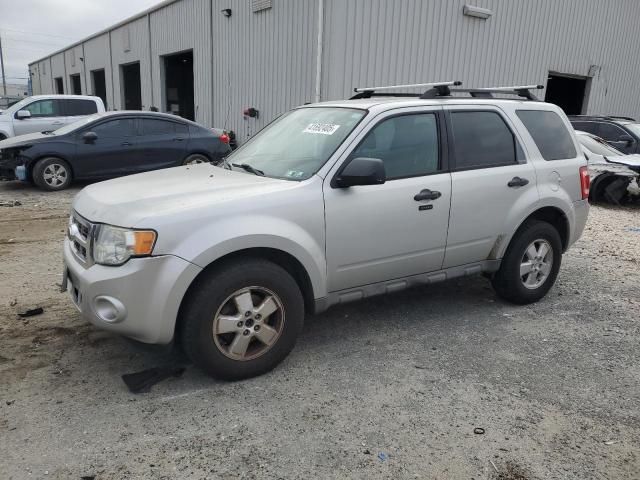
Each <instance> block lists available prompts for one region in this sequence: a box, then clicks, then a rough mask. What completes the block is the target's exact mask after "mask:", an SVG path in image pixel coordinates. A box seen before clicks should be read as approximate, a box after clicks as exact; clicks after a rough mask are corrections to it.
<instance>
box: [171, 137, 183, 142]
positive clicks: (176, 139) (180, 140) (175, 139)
mask: <svg viewBox="0 0 640 480" xmlns="http://www.w3.org/2000/svg"><path fill="white" fill-rule="evenodd" d="M183 140H184V138H181V137H176V138H174V139H173V141H174V142H182V141H183Z"/></svg>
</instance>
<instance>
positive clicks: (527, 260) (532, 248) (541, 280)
mask: <svg viewBox="0 0 640 480" xmlns="http://www.w3.org/2000/svg"><path fill="white" fill-rule="evenodd" d="M561 261H562V241H561V239H560V234H559V233H558V231H557V230H556V229H555V228H554V227H553V226H552V225H550V224H549V223H546V222H541V221H529V222H527V223H526V224H525V225H523V226H522V227H521V228H520V230H518V232H517V233H516V235H515V237H514V238H513V239H512V241H511V243H510V244H509V248H507V252H506V254H505V256H504V258H503V259H502V263H501V265H500V269H499V270H498V271H497V272H496V274H495V275H494V277H493V279H492V282H491V283H492V284H493V288H494V289H495V291H496V293H497V294H498V295H499V296H500V297H502V298H504V299H505V300H508V301H510V302H513V303H517V304H527V303H533V302H537V301H538V300H540V299H541V298H542V297H544V296H545V295H546V294H547V292H548V291H549V289H550V288H551V287H552V286H553V284H554V283H555V281H556V277H557V276H558V271H559V269H560V263H561Z"/></svg>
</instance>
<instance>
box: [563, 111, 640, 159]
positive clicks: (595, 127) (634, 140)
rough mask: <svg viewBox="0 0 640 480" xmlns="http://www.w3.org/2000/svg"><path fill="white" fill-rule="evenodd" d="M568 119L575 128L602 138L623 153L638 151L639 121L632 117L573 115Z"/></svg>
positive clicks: (639, 143) (639, 137) (639, 144)
mask: <svg viewBox="0 0 640 480" xmlns="http://www.w3.org/2000/svg"><path fill="white" fill-rule="evenodd" d="M569 121H570V122H571V124H572V125H573V128H575V129H576V130H582V131H583V132H589V133H591V134H593V135H596V136H598V137H600V138H603V139H604V140H605V141H606V142H607V143H608V144H610V145H611V146H613V147H615V148H617V149H618V150H620V151H621V152H623V153H626V154H630V153H640V123H638V122H636V121H635V119H633V118H630V117H616V116H588V115H574V116H570V117H569Z"/></svg>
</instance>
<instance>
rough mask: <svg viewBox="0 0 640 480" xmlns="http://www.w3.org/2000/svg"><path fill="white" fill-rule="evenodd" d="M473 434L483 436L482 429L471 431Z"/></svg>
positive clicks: (477, 428)
mask: <svg viewBox="0 0 640 480" xmlns="http://www.w3.org/2000/svg"><path fill="white" fill-rule="evenodd" d="M473 433H475V434H476V435H484V428H482V427H476V428H474V429H473Z"/></svg>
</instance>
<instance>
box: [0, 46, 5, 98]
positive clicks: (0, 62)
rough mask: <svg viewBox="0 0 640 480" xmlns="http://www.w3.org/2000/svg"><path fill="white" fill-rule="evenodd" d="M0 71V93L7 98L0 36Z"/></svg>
mask: <svg viewBox="0 0 640 480" xmlns="http://www.w3.org/2000/svg"><path fill="white" fill-rule="evenodd" d="M0 69H1V70H2V91H3V92H4V96H5V97H6V96H7V77H5V76H4V57H3V56H2V37H1V36H0Z"/></svg>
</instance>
